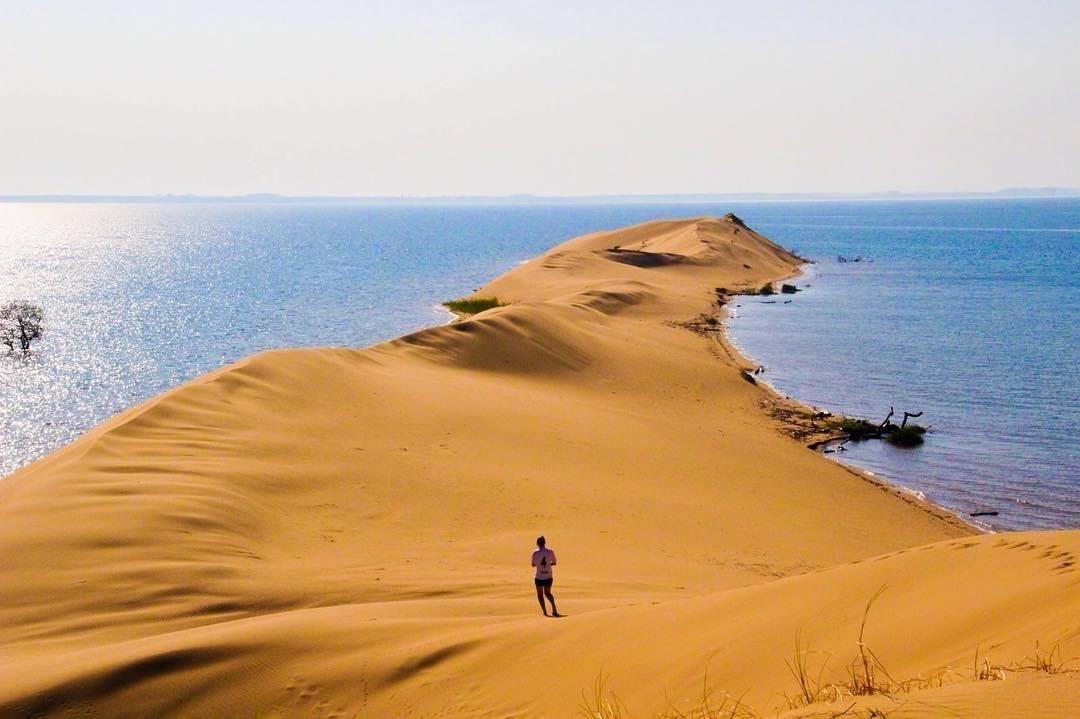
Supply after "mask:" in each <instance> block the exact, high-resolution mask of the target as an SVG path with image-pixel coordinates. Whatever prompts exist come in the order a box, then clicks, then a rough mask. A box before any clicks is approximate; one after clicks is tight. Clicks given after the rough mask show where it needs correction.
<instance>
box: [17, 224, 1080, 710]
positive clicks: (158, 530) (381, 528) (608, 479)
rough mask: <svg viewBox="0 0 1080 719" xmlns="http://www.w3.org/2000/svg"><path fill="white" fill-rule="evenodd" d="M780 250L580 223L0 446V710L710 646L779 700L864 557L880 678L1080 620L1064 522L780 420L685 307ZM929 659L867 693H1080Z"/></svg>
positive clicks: (566, 695) (852, 615)
mask: <svg viewBox="0 0 1080 719" xmlns="http://www.w3.org/2000/svg"><path fill="white" fill-rule="evenodd" d="M801 264H802V260H801V259H800V258H798V257H796V256H795V255H793V254H791V253H789V252H787V251H785V250H784V249H783V248H780V247H779V246H777V245H775V244H774V243H772V242H771V241H769V240H768V239H766V238H764V237H762V236H761V235H759V234H757V233H756V232H754V231H753V230H751V229H750V228H748V227H746V225H745V224H744V223H742V221H741V220H739V219H738V218H736V217H734V216H733V215H728V216H726V217H723V218H692V219H689V220H677V221H656V222H650V223H645V224H642V225H637V226H634V227H630V228H624V229H621V230H615V231H610V232H598V233H593V234H590V235H585V236H583V237H580V238H576V239H573V240H570V241H568V242H566V243H563V244H561V245H559V246H557V247H555V248H553V249H552V250H550V251H548V252H546V253H544V254H542V255H541V256H539V257H537V258H534V259H532V260H530V261H529V262H527V263H525V264H523V265H521V266H519V267H517V268H515V269H514V270H512V271H511V272H509V273H507V274H505V275H503V276H501V277H499V278H496V279H495V280H493V281H492V282H490V283H489V284H488V285H486V286H485V287H482V288H480V289H479V290H478V291H477V292H476V293H475V295H474V296H477V297H480V296H497V297H499V298H500V299H502V300H503V301H505V302H508V304H507V305H506V306H503V307H497V308H494V309H490V310H487V311H485V312H482V313H480V314H478V315H475V316H472V317H469V318H466V319H464V320H462V321H459V322H456V323H452V324H449V325H444V326H441V327H433V328H429V329H425V330H421V331H419V332H415V333H412V334H410V335H406V336H404V337H401V338H398V339H396V340H393V341H390V342H387V343H384V344H381V345H377V346H374V347H371V348H367V349H363V350H347V349H319V350H280V351H273V352H265V353H262V354H259V355H256V356H254V357H250V358H247V359H245V360H241V361H239V362H237V363H234V364H232V365H229V366H228V367H225V368H222V369H220V370H218V371H216V372H213V373H210V374H208V375H205V376H203V377H200V378H197V379H195V380H193V381H191V382H189V383H186V384H185V385H182V386H180V387H178V388H176V389H174V390H172V391H170V392H167V393H165V394H164V395H161V396H160V397H157V398H154V399H152V400H150V401H148V402H146V403H144V404H142V405H140V406H138V407H136V408H133V409H131V410H129V411H127V412H124V413H122V414H121V415H118V416H117V417H115V418H114V419H112V420H110V421H109V422H106V423H105V424H103V425H102V426H100V427H98V428H96V429H94V430H92V431H91V432H89V433H87V434H86V435H85V436H84V437H82V438H80V439H79V440H77V441H75V442H73V443H72V444H71V445H69V446H67V447H65V448H62V449H61V450H59V451H57V452H55V453H53V454H51V455H49V456H47V457H45V458H43V459H41V460H39V461H37V462H35V463H33V464H31V465H29V466H27V467H25V468H23V469H21V470H19V471H18V472H15V473H14V474H12V475H10V476H9V477H6V478H4V479H3V480H2V481H0V557H2V558H3V561H2V563H0V716H109V717H113V716H115V717H127V716H131V717H136V716H327V717H329V716H337V717H345V716H387V717H389V716H394V717H404V716H490V717H504V716H529V717H533V716H535V717H541V716H546V717H565V716H574V715H576V714H577V713H578V711H579V705H580V702H581V693H582V691H583V690H587V688H588V687H589V686H590V685H591V684H592V682H593V681H594V680H595V678H596V677H597V675H598V674H600V673H601V672H603V674H604V675H605V676H606V677H608V678H609V680H610V687H611V689H613V690H614V691H616V692H618V694H619V696H620V697H622V698H624V699H625V700H626V701H627V702H628V703H630V704H632V705H633V706H634V707H635V711H636V712H637V715H639V716H650V715H651V714H652V713H655V712H660V711H663V710H665V709H667V708H668V707H669V703H674V704H676V705H678V706H681V707H689V706H692V703H693V702H694V701H696V700H697V699H700V693H701V680H702V676H703V673H704V672H705V671H706V668H707V669H708V676H709V679H710V684H711V685H712V686H714V687H718V688H722V689H724V690H727V691H730V692H735V693H739V694H742V693H743V692H745V693H746V694H745V698H746V701H747V702H749V703H751V704H752V705H753V706H755V707H758V708H760V709H761V710H762V711H769V712H778V711H780V710H783V709H784V708H785V706H786V705H785V704H784V702H783V699H782V696H781V694H782V693H783V692H785V691H790V689H791V687H790V677H789V676H788V673H787V668H786V666H785V664H784V659H785V657H789V656H790V654H791V650H792V642H793V640H794V637H795V634H796V632H801V633H802V635H803V636H805V637H807V638H809V639H811V640H812V641H813V642H814V646H815V648H820V649H821V650H822V651H828V652H829V653H830V654H832V655H833V656H834V657H838V658H840V657H847V656H848V655H850V653H851V651H852V650H853V649H854V645H853V642H854V638H855V637H856V636H857V632H858V623H859V620H860V619H861V614H862V611H863V608H864V605H865V603H866V601H867V600H868V598H869V596H871V595H872V594H873V593H874V592H876V591H877V590H878V589H879V588H881V587H882V586H885V587H887V589H886V590H885V592H884V593H883V594H882V595H881V598H880V600H879V602H878V603H877V604H876V605H875V609H874V614H873V617H872V620H871V623H870V629H871V635H870V637H869V640H870V641H871V642H873V643H874V647H875V651H879V653H880V654H881V655H882V657H883V658H884V659H885V660H886V661H887V662H888V665H889V670H890V672H892V673H893V674H895V675H897V676H898V677H909V676H914V675H917V674H930V673H933V672H942V671H945V670H947V669H949V668H956V667H965V668H966V667H968V666H969V665H970V664H971V662H972V660H973V653H974V651H975V649H976V646H979V647H982V648H983V650H984V651H990V652H992V655H993V660H994V661H995V662H998V663H1001V664H1007V663H1009V662H1017V663H1020V662H1022V661H1023V660H1024V658H1025V657H1026V656H1027V655H1028V654H1030V651H1031V648H1032V646H1033V644H1034V642H1035V641H1040V642H1042V644H1043V645H1051V644H1053V645H1057V646H1060V647H1061V648H1062V652H1063V655H1064V656H1073V655H1076V654H1080V641H1078V633H1080V626H1078V622H1077V619H1076V617H1077V616H1080V611H1077V610H1078V609H1080V585H1078V581H1077V574H1076V572H1075V566H1074V563H1075V556H1076V555H1078V554H1080V532H1077V531H1059V532H1035V533H1023V534H1003V535H977V534H975V533H974V530H973V529H972V528H970V527H968V526H967V525H965V524H964V523H962V522H960V521H959V520H958V519H956V518H955V517H953V516H952V515H950V514H949V513H947V512H945V511H943V510H940V509H939V508H936V507H934V506H933V505H931V504H928V503H925V502H921V501H919V500H917V499H915V498H913V497H910V496H906V495H904V494H903V493H901V492H899V491H897V490H895V489H894V488H890V487H887V486H884V485H882V484H881V483H877V482H873V481H869V480H868V479H867V478H865V477H862V476H859V475H858V474H857V473H854V472H851V471H848V470H847V469H846V468H844V467H842V466H839V465H837V464H835V463H832V462H830V461H828V460H826V459H824V458H822V457H821V456H819V455H817V454H815V453H813V452H810V451H809V450H807V449H806V447H805V446H804V444H802V443H800V442H797V441H795V440H793V439H792V438H791V437H790V436H787V435H786V434H785V433H784V431H783V430H784V427H783V425H781V424H780V423H779V422H778V421H777V420H776V419H774V418H773V417H772V416H770V414H769V412H768V409H769V407H770V405H771V404H775V403H776V402H779V401H780V399H779V398H778V397H776V396H775V395H773V394H770V393H768V392H767V391H765V390H764V389H763V388H762V387H760V386H755V385H752V384H750V383H748V382H746V381H744V378H743V377H742V375H741V371H740V370H741V369H743V366H742V364H741V362H742V360H741V359H740V358H739V357H738V356H737V355H736V354H735V353H733V352H732V351H731V349H730V347H728V346H727V345H726V343H725V342H724V340H723V338H722V336H720V335H719V334H718V333H706V334H705V335H703V334H702V333H695V332H692V331H689V330H688V329H687V328H686V327H685V326H684V324H685V323H686V322H687V321H691V320H694V319H695V318H698V317H701V316H702V315H707V316H715V315H716V314H717V313H718V312H719V309H718V307H717V305H716V299H717V294H716V288H718V287H723V288H725V289H728V290H730V291H738V290H740V289H750V288H755V287H760V285H761V284H762V283H764V282H767V281H775V280H779V279H781V278H785V277H789V276H793V275H795V274H797V272H798V268H799V266H800V265H801ZM540 533H544V534H546V535H547V536H548V537H549V539H550V541H551V543H552V546H553V547H554V548H555V549H556V551H558V553H559V558H560V563H559V567H558V568H557V572H556V587H555V591H556V596H557V597H558V598H559V600H560V609H561V610H563V611H564V613H566V614H567V615H568V616H567V617H565V618H564V619H560V620H558V621H555V620H550V619H545V618H543V617H542V616H540V613H539V611H538V607H537V606H536V603H535V598H534V597H533V592H532V587H531V581H530V578H531V573H530V569H529V567H528V565H527V562H526V558H527V555H528V553H529V552H530V551H531V548H532V540H533V538H534V537H535V536H536V535H537V534H540ZM843 669H844V667H843V661H842V660H840V661H838V662H837V663H836V664H835V665H834V666H832V667H830V668H829V669H828V670H827V672H826V675H825V676H827V677H828V676H832V675H837V676H839V675H840V674H842V671H843ZM950 671H952V670H950ZM957 671H958V670H957ZM957 677H958V675H957ZM957 677H954V678H956V679H957V680H956V681H951V682H950V683H948V684H947V686H944V687H941V688H940V689H932V690H927V691H923V692H917V693H916V694H913V695H912V696H911V697H910V701H909V702H908V703H907V704H905V705H904V706H903V707H900V708H899V709H898V710H897V713H895V714H890V716H939V715H942V714H943V713H944V712H945V711H948V712H951V713H950V714H948V715H949V716H1000V717H1008V716H1047V717H1049V716H1062V715H1063V714H1062V708H1063V707H1064V709H1065V710H1067V711H1074V712H1076V711H1080V704H1078V701H1077V699H1076V697H1077V696H1078V693H1077V692H1076V691H1075V688H1076V686H1077V682H1076V680H1075V679H1074V678H1073V677H1074V675H1072V674H1069V673H1064V674H1059V675H1054V676H1046V677H1042V676H1039V677H1034V676H1033V677H1025V678H1023V680H1022V681H1013V682H1008V686H1007V687H1005V686H999V684H1005V683H1004V682H1002V683H996V682H974V681H970V680H968V681H960V680H959V678H957ZM1062 696H1064V697H1065V699H1062V698H1061V697H1062ZM1063 702H1064V703H1063ZM939 709H940V713H937V714H935V713H934V712H936V711H938V710H939ZM919 712H922V713H919ZM927 712H930V713H927ZM796 715H798V716H803V715H806V714H805V711H803V713H798V712H795V713H793V714H792V716H796ZM826 715H827V714H826Z"/></svg>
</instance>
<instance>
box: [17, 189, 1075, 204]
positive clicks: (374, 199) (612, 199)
mask: <svg viewBox="0 0 1080 719" xmlns="http://www.w3.org/2000/svg"><path fill="white" fill-rule="evenodd" d="M1077 197H1080V187H1010V188H1003V189H1000V190H991V191H978V192H965V191H945V192H892V191H885V192H865V193H843V192H837V193H830V192H786V193H785V192H779V193H769V192H760V193H759V192H734V193H681V194H680V193H674V194H625V195H532V194H519V195H431V196H405V195H403V196H339V195H278V194H274V193H252V194H244V195H198V194H160V195H110V194H100V195H98V194H27V195H16V194H10V195H0V202H2V203H19V202H55V203H138V204H144V203H145V204H204V203H209V204H283V205H291V204H307V203H319V204H341V205H374V206H382V205H392V206H409V205H593V204H600V205H604V204H650V203H656V204H668V203H671V204H710V203H724V202H843V201H847V202H893V201H908V200H912V201H919V200H921V201H938V200H940V201H948V200H1054V199H1070V198H1077Z"/></svg>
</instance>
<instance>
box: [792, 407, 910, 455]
mask: <svg viewBox="0 0 1080 719" xmlns="http://www.w3.org/2000/svg"><path fill="white" fill-rule="evenodd" d="M895 414H896V409H895V408H894V407H889V413H888V414H887V415H885V419H883V420H881V422H879V423H878V424H876V425H875V424H874V423H872V422H870V421H869V420H865V419H844V420H841V422H840V424H839V429H840V430H841V431H842V432H843V434H839V435H837V436H835V437H829V438H827V439H823V440H819V441H817V442H813V443H811V444H809V445H807V446H808V447H809V448H810V449H818V448H820V447H824V446H826V445H832V444H836V445H837V450H840V451H843V449H844V445H845V444H847V443H848V442H862V441H865V440H868V439H884V440H885V441H886V442H888V443H889V444H892V445H894V446H897V447H918V446H919V445H920V444H922V443H923V435H924V434H926V431H927V428H926V427H923V426H921V425H917V424H910V425H909V424H908V420H909V419H911V418H913V417H921V416H922V414H923V413H922V411H919V412H907V411H905V412H904V417H903V419H902V420H901V422H900V424H896V423H895V422H893V421H892V418H893V415H895Z"/></svg>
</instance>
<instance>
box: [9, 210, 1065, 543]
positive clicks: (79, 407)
mask: <svg viewBox="0 0 1080 719" xmlns="http://www.w3.org/2000/svg"><path fill="white" fill-rule="evenodd" d="M728 211H734V212H736V213H737V214H739V215H740V216H741V217H742V218H743V219H744V220H745V221H746V222H747V223H748V224H749V225H750V226H752V227H754V228H755V229H757V230H758V231H760V232H762V233H763V234H765V235H766V236H768V237H770V238H772V239H773V240H775V241H777V242H779V243H781V244H783V245H785V246H787V247H790V248H793V249H795V250H796V251H798V252H799V253H800V254H801V255H803V256H806V257H809V258H811V259H814V260H816V261H817V263H816V264H815V265H813V266H812V267H811V268H810V271H809V273H808V275H807V276H806V277H803V278H800V279H799V280H798V281H797V283H796V284H798V285H800V286H802V287H804V291H802V292H800V293H798V294H796V295H794V296H787V295H784V296H778V297H776V298H775V299H776V302H775V304H765V301H764V300H762V299H761V298H750V297H747V298H741V299H740V300H739V301H737V302H736V303H735V304H738V305H741V306H740V307H738V308H736V311H737V317H736V318H735V319H733V320H732V321H731V322H730V323H729V325H730V329H731V332H732V333H733V338H734V340H735V342H736V343H737V344H738V345H739V346H740V347H741V348H742V349H743V351H744V352H745V353H746V354H747V355H749V356H751V357H753V358H755V359H756V360H758V361H760V362H761V363H762V364H764V365H766V367H767V368H768V371H767V373H766V378H767V379H769V381H770V382H772V383H773V384H774V385H775V386H776V387H777V388H778V389H779V390H780V391H783V392H785V393H788V394H790V395H791V396H793V397H795V398H798V399H800V400H803V401H805V402H807V403H810V404H814V405H817V406H820V407H823V408H827V409H830V410H833V411H843V412H846V413H849V414H858V415H865V416H868V417H871V418H874V419H880V418H881V417H883V416H884V414H885V412H887V411H888V407H889V405H895V406H896V409H897V410H898V411H903V410H905V409H910V410H923V411H924V412H925V414H924V415H923V417H921V418H920V420H919V421H920V422H921V423H923V424H927V425H931V426H932V427H933V430H934V431H933V433H932V434H931V435H930V436H929V439H928V441H927V443H926V445H925V446H924V447H922V448H920V449H916V450H900V449H895V448H892V447H890V446H888V445H885V444H884V443H881V442H868V443H864V444H863V445H859V446H856V447H853V448H852V450H851V451H850V452H847V453H846V454H845V456H844V459H845V461H849V462H852V463H854V464H857V465H859V466H862V467H865V468H867V469H869V470H871V471H873V472H875V473H876V474H878V475H879V476H882V477H884V478H886V479H889V480H891V481H894V482H897V483H899V484H901V485H904V486H906V487H909V488H911V489H912V490H914V491H919V492H922V493H924V494H925V495H926V496H927V498H929V499H931V500H933V501H936V502H939V503H941V504H944V505H946V506H949V507H951V508H954V509H955V510H956V511H958V512H959V513H961V514H967V513H969V512H971V511H978V510H993V511H998V512H999V514H998V516H996V517H990V518H989V523H990V524H991V525H992V526H996V527H1002V528H1034V527H1080V477H1078V474H1080V473H1078V472H1077V466H1078V462H1080V443H1078V441H1077V440H1076V438H1075V434H1074V433H1073V430H1072V427H1074V426H1076V424H1077V421H1078V420H1080V404H1078V402H1077V399H1078V397H1077V395H1078V392H1077V387H1078V385H1080V370H1078V369H1077V367H1078V364H1080V363H1078V362H1077V359H1078V358H1077V334H1078V330H1077V327H1076V322H1075V316H1076V315H1075V309H1074V308H1075V307H1076V303H1077V301H1078V300H1080V282H1078V279H1077V277H1078V270H1080V253H1078V250H1080V201H1078V200H1016V201H956V202H944V201H942V202H911V201H907V202H891V203H890V202H815V203H756V204H749V203H725V204H723V205H703V204H693V205H645V204H633V205H592V206H589V205H560V206H535V205H534V206H434V205H432V206H413V207H373V206H360V205H341V204H337V205H328V204H297V205H277V204H265V205H260V204H244V205H224V204H221V205H216V204H205V205H196V204H192V205H183V204H162V205H152V204H105V203H103V204H62V203H56V204H49V203H40V204H38V203H28V204H0V300H4V301H6V300H7V299H11V298H15V297H25V298H29V299H33V300H35V301H37V302H39V303H40V304H42V305H43V306H44V307H45V309H46V312H47V314H48V320H49V326H48V327H49V334H48V336H47V338H46V339H45V340H44V341H43V342H42V343H41V344H40V347H39V349H38V350H37V351H36V352H35V353H34V354H33V355H32V356H31V357H29V358H26V359H22V358H10V357H8V358H0V360H2V361H0V436H2V438H3V442H2V444H0V473H4V474H6V473H8V472H11V471H13V470H15V469H16V468H18V467H20V466H22V465H24V464H26V463H27V462H29V461H32V460H33V459H35V458H37V457H40V456H42V455H43V454H45V453H47V452H49V451H51V450H53V449H55V448H56V447H58V446H60V445H62V444H63V443H65V442H67V441H70V440H71V439H73V438H75V437H76V436H78V435H79V434H80V433H82V432H84V431H85V430H87V429H89V428H90V427H92V426H93V425H94V424H96V423H98V422H100V421H102V420H103V419H105V418H107V417H109V416H110V415H112V414H114V413H115V412H117V411H120V410H122V409H125V408H127V407H130V406H132V405H134V404H136V403H138V402H140V401H142V400H144V399H146V398H148V397H151V396H153V395H154V394H157V393H159V392H161V391H164V390H166V389H168V388H169V387H172V386H174V385H176V384H178V383H180V382H182V381H184V380H186V379H189V378H191V377H194V376H196V375H198V374H200V373H202V372H205V371H208V370H210V369H213V368H215V367H218V366H220V365H221V364H224V363H227V362H229V361H232V360H234V359H238V358H240V357H243V356H245V355H248V354H251V353H253V352H257V351H260V350H263V349H270V348H276V347H296V346H323V345H345V346H364V345H369V344H372V343H374V342H378V341H381V340H385V339H389V338H392V337H394V336H397V335H400V334H403V333H406V332H410V331H412V330H415V329H418V328H420V327H422V326H425V325H431V324H438V323H441V322H443V321H445V317H446V315H445V313H444V312H443V311H442V310H441V309H440V308H439V306H438V303H439V302H440V301H441V300H444V299H448V298H451V297H456V296H459V295H461V294H464V293H466V292H468V291H470V290H471V289H472V288H474V287H477V286H479V285H480V284H482V283H483V282H485V281H487V280H489V279H491V278H493V277H494V276H496V275H498V274H500V273H502V272H504V271H506V270H507V269H509V268H511V267H512V266H514V265H515V264H516V263H518V262H520V261H521V260H523V259H526V258H528V257H530V256H534V255H536V254H538V253H539V252H541V251H543V250H544V249H547V248H548V247H550V246H551V245H554V244H556V243H558V242H561V241H563V240H565V239H568V238H570V237H573V236H575V235H579V234H582V233H585V232H590V231H594V230H599V229H610V228H615V227H619V226H623V225H627V224H632V223H636V222H641V221H644V220H648V219H654V218H657V217H685V216H692V215H704V214H723V213H725V212H728ZM837 255H844V256H847V257H854V256H859V255H861V256H862V257H863V258H864V259H865V260H867V261H863V262H858V263H854V262H847V263H840V262H838V261H837ZM807 285H809V286H807ZM786 300H791V302H790V303H789V304H785V301H786Z"/></svg>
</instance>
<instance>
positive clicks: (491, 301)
mask: <svg viewBox="0 0 1080 719" xmlns="http://www.w3.org/2000/svg"><path fill="white" fill-rule="evenodd" d="M505 306H506V303H505V302H500V301H499V298H498V297H466V298H464V299H460V300H447V301H446V302H443V307H445V308H446V309H448V310H450V311H451V312H456V313H457V314H459V315H475V314H477V313H479V312H483V311H484V310H490V309H493V308H495V307H505Z"/></svg>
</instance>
